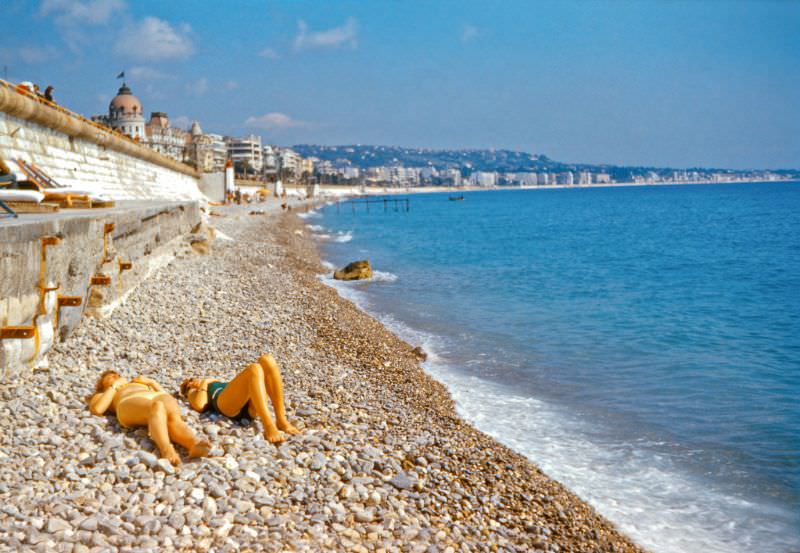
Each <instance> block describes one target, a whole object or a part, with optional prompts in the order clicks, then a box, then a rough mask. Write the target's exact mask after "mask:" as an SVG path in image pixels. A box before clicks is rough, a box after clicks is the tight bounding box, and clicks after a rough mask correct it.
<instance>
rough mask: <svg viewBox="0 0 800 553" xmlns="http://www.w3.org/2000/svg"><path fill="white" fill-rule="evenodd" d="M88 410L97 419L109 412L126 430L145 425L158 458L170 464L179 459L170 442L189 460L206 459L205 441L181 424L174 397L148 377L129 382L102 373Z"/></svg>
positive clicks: (207, 444) (208, 448)
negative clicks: (175, 444)
mask: <svg viewBox="0 0 800 553" xmlns="http://www.w3.org/2000/svg"><path fill="white" fill-rule="evenodd" d="M89 410H90V411H91V412H92V414H93V415H98V416H103V415H104V414H105V413H106V412H107V411H109V410H111V411H112V412H114V413H116V415H117V420H118V421H119V423H120V424H121V425H122V426H123V427H125V428H131V427H138V426H146V427H147V428H148V430H149V432H150V438H151V439H152V440H153V441H154V442H155V443H156V446H158V449H159V451H160V452H161V457H163V458H164V459H167V460H168V461H169V462H170V463H172V464H173V465H179V464H180V463H181V458H180V456H179V455H178V453H177V452H176V451H175V448H174V447H173V445H172V442H175V443H177V444H179V445H182V446H183V447H185V448H186V450H187V451H188V452H189V457H205V456H207V455H208V451H209V450H210V449H211V445H210V444H209V443H208V440H201V439H198V438H197V437H196V436H195V434H194V432H192V430H191V429H190V428H189V427H188V426H186V423H185V422H183V419H182V418H181V412H180V409H179V408H178V402H177V401H176V400H175V398H174V397H172V396H171V395H169V394H168V393H167V392H165V391H164V389H163V388H162V387H161V386H160V385H159V384H158V382H156V381H155V380H152V379H150V378H145V377H142V376H137V377H136V378H134V379H133V380H130V381H129V380H127V379H126V378H123V377H121V376H120V375H119V374H118V373H116V372H115V371H106V372H104V373H103V374H102V375H100V378H99V379H98V380H97V385H96V389H95V393H94V395H92V396H91V398H90V399H89Z"/></svg>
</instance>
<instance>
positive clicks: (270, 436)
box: [181, 354, 300, 443]
mask: <svg viewBox="0 0 800 553" xmlns="http://www.w3.org/2000/svg"><path fill="white" fill-rule="evenodd" d="M181 394H182V395H183V396H184V397H186V398H187V399H188V400H189V405H191V407H192V409H194V410H195V411H198V412H200V413H202V412H203V411H206V410H208V409H211V410H212V411H215V412H217V413H219V414H221V415H225V416H226V417H229V418H232V419H242V418H250V419H255V418H256V417H258V418H259V419H261V422H262V424H263V425H264V437H265V438H266V439H267V440H269V441H270V442H272V443H280V442H282V441H284V440H285V437H284V436H283V434H282V433H281V431H283V432H286V433H287V434H299V433H300V431H299V430H298V429H297V428H295V427H294V426H292V424H291V423H290V422H289V421H288V420H287V419H286V406H285V405H284V402H283V382H282V380H281V371H280V369H279V368H278V363H277V362H276V361H275V359H274V358H273V357H272V356H271V355H269V354H267V355H262V356H261V357H259V358H258V363H252V364H250V365H248V366H247V368H245V369H244V370H243V371H242V372H241V373H239V374H238V375H237V376H236V377H234V379H233V380H231V381H230V382H223V381H221V380H219V379H216V378H204V379H196V378H192V379H188V380H184V381H183V383H182V384H181ZM268 396H269V399H270V400H271V401H272V407H273V408H274V409H275V422H273V421H272V417H270V416H269V407H267V397H268Z"/></svg>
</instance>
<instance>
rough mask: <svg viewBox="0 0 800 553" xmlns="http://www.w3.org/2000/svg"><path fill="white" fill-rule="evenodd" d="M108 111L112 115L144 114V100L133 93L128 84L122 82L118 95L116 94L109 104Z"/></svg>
mask: <svg viewBox="0 0 800 553" xmlns="http://www.w3.org/2000/svg"><path fill="white" fill-rule="evenodd" d="M108 112H109V114H110V115H113V114H115V113H120V114H128V113H133V114H137V115H142V116H143V112H142V102H141V101H139V98H137V97H136V96H134V95H133V94H132V93H131V89H130V88H128V85H126V84H125V83H122V86H121V87H119V91H117V95H116V96H114V98H113V99H112V100H111V103H110V104H109V106H108Z"/></svg>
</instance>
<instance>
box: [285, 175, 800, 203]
mask: <svg viewBox="0 0 800 553" xmlns="http://www.w3.org/2000/svg"><path fill="white" fill-rule="evenodd" d="M793 182H794V183H796V182H798V181H797V180H796V179H781V180H773V181H763V180H743V181H731V182H712V181H685V182H658V183H648V182H642V183H639V182H613V183H602V184H599V183H594V184H581V185H568V184H548V185H543V186H538V185H537V186H531V185H524V186H523V185H521V186H490V187H486V186H415V187H408V188H402V187H384V186H367V187H365V188H364V191H363V192H362V191H361V186H355V185H320V192H321V194H322V195H323V197H325V195H326V194H327V195H328V197H329V198H331V199H333V198H335V197H339V196H341V197H349V196H384V195H391V196H396V195H398V194H435V193H445V192H447V193H451V194H452V193H458V192H487V191H492V190H564V189H575V190H578V189H580V190H582V189H587V188H633V187H647V186H650V187H654V188H659V187H665V186H714V185H720V186H721V185H729V184H753V183H762V184H772V183H775V184H786V183H793ZM285 186H286V187H287V189H290V190H291V189H295V188H305V187H298V186H296V185H285Z"/></svg>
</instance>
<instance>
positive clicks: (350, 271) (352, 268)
mask: <svg viewBox="0 0 800 553" xmlns="http://www.w3.org/2000/svg"><path fill="white" fill-rule="evenodd" d="M333 278H335V279H336V280H361V279H364V278H372V267H370V265H369V261H367V260H366V259H364V260H362V261H353V262H352V263H350V264H349V265H348V266H347V267H345V268H344V269H339V270H338V271H336V272H335V273H333Z"/></svg>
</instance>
